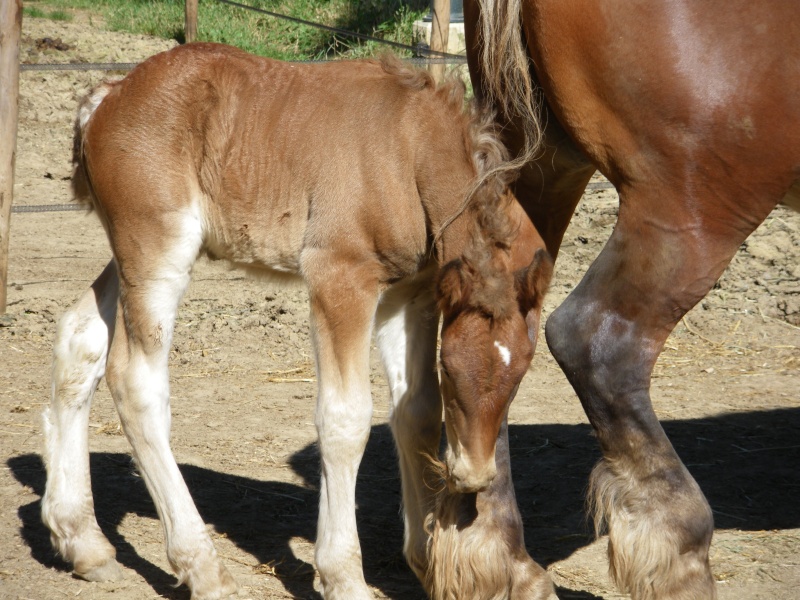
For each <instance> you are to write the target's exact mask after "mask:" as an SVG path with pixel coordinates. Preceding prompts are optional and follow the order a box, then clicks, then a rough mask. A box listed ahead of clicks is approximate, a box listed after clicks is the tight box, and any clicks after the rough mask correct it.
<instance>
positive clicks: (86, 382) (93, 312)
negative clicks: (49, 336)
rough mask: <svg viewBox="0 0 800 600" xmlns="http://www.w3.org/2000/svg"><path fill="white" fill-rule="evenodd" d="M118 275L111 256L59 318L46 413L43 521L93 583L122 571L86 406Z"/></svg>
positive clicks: (109, 329) (101, 360)
mask: <svg viewBox="0 0 800 600" xmlns="http://www.w3.org/2000/svg"><path fill="white" fill-rule="evenodd" d="M118 295H119V279H118V277H117V270H116V266H115V265H114V263H113V262H110V263H109V264H108V266H106V268H105V269H104V270H103V272H102V274H101V275H100V276H99V277H98V278H97V279H96V280H95V282H94V283H93V284H92V287H91V288H90V289H89V290H88V291H87V292H86V293H85V294H84V295H83V296H82V297H81V298H80V300H78V301H77V302H76V303H75V304H74V305H73V306H72V307H71V308H70V309H69V310H68V311H67V312H66V313H64V316H63V317H61V320H60V321H59V323H58V329H57V331H56V339H55V344H54V346H53V370H52V387H51V390H50V394H51V396H50V406H49V408H47V409H46V410H45V411H44V415H43V420H44V435H45V447H44V461H45V465H46V466H47V487H46V489H45V493H44V497H43V498H42V521H43V522H44V523H45V525H47V527H48V528H49V529H50V532H51V533H50V539H51V541H52V544H53V547H54V548H55V549H56V550H57V551H58V553H59V554H60V555H61V556H62V557H63V558H64V560H66V561H68V562H70V563H72V565H73V568H74V573H75V575H77V576H78V577H82V578H84V579H88V580H89V581H113V580H116V579H119V578H120V577H121V576H122V572H121V570H120V567H119V564H118V563H117V561H116V560H115V556H116V550H115V549H114V547H113V546H112V545H111V544H110V543H109V542H108V540H107V539H106V537H105V536H104V535H103V533H102V532H101V531H100V527H99V526H98V524H97V519H96V518H95V514H94V502H93V501H92V490H91V480H90V475H89V443H88V437H87V436H88V427H89V409H90V408H91V404H92V396H93V395H94V392H95V390H96V389H97V384H98V383H99V382H100V379H101V378H102V377H103V374H104V373H105V368H106V360H107V358H108V346H109V341H110V339H111V337H112V336H113V331H114V321H115V319H116V310H117V297H118Z"/></svg>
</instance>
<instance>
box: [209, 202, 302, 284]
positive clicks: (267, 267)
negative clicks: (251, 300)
mask: <svg viewBox="0 0 800 600" xmlns="http://www.w3.org/2000/svg"><path fill="white" fill-rule="evenodd" d="M276 208H277V207H270V208H264V207H263V206H262V207H249V210H242V209H241V208H239V209H235V208H233V207H229V209H228V210H224V211H223V210H220V207H215V208H213V209H211V210H208V211H206V212H207V217H206V235H205V250H206V252H207V253H208V255H209V256H210V257H211V258H215V259H224V260H227V261H230V262H231V263H233V264H234V265H236V266H239V267H244V268H247V269H248V270H253V271H263V272H265V273H269V272H277V273H283V274H290V275H296V274H299V273H300V254H301V251H302V249H303V241H304V238H305V233H306V229H307V218H306V216H307V210H305V209H304V208H303V207H297V208H295V209H291V208H287V207H282V208H278V209H277V210H275V209H276Z"/></svg>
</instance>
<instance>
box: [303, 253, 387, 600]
mask: <svg viewBox="0 0 800 600" xmlns="http://www.w3.org/2000/svg"><path fill="white" fill-rule="evenodd" d="M378 268H379V267H378V265H375V264H372V263H369V262H367V261H366V260H359V259H357V258H352V257H347V258H344V257H339V256H336V255H333V253H331V252H326V251H318V250H305V251H304V253H303V274H304V276H305V278H306V281H307V282H308V286H309V295H310V301H311V332H312V340H313V342H314V351H315V355H316V366H317V376H318V381H319V391H318V397H317V409H316V416H315V422H316V426H317V433H318V436H319V449H320V462H321V463H322V473H321V475H320V503H319V521H318V524H317V541H316V553H315V554H316V564H317V569H318V570H319V574H320V579H321V581H322V587H323V591H324V595H325V598H326V600H368V599H370V598H372V594H371V593H370V591H369V589H368V588H367V585H366V582H365V581H364V573H363V569H362V564H361V546H360V544H359V541H358V531H357V530H356V502H355V491H356V475H357V473H358V467H359V464H360V463H361V457H362V455H363V454H364V448H365V447H366V444H367V438H368V437H369V431H370V426H371V423H372V395H371V392H370V382H369V347H370V339H371V336H372V324H373V321H374V318H375V309H376V308H377V303H378V295H379V284H378V277H377V269H378Z"/></svg>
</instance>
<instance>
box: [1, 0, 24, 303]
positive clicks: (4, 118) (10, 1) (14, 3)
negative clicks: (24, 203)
mask: <svg viewBox="0 0 800 600" xmlns="http://www.w3.org/2000/svg"><path fill="white" fill-rule="evenodd" d="M21 30H22V0H2V1H1V2H0V314H4V313H5V312H6V302H7V300H8V289H7V286H8V236H9V231H10V226H11V201H12V198H13V195H14V163H15V159H16V151H17V114H18V107H19V37H20V31H21Z"/></svg>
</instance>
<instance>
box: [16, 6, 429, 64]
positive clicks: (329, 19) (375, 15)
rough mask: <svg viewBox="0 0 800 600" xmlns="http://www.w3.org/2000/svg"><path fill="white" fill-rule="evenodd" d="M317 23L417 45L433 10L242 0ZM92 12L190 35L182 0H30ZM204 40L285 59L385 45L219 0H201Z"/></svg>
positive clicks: (59, 10) (31, 9) (65, 10)
mask: <svg viewBox="0 0 800 600" xmlns="http://www.w3.org/2000/svg"><path fill="white" fill-rule="evenodd" d="M236 1H238V2H241V3H242V4H247V5H250V6H255V7H258V8H263V9H265V10H269V11H272V12H276V13H281V14H286V15H290V16H293V17H297V18H300V19H304V20H307V21H313V22H315V23H322V24H324V25H329V26H332V27H339V28H342V29H346V30H348V31H356V32H359V33H365V34H368V35H372V36H375V37H380V38H384V39H387V40H391V41H396V42H400V43H404V44H414V43H415V40H414V38H413V31H412V26H413V23H414V21H415V20H417V19H420V18H421V17H422V16H423V15H424V14H425V13H426V12H427V10H428V6H429V2H428V0H236ZM75 11H82V12H85V13H89V14H90V15H91V18H92V20H93V21H94V22H101V23H102V24H103V25H104V26H105V27H107V28H108V29H111V30H112V31H124V32H129V33H140V34H145V35H152V36H156V37H163V38H167V39H176V40H178V41H180V42H183V41H184V32H183V26H184V2H183V0H30V1H28V2H26V7H25V14H26V15H28V16H31V17H45V18H51V19H53V18H58V17H57V16H56V15H67V16H68V15H71V14H72V13H73V12H75ZM198 39H199V40H200V41H213V42H224V43H227V44H231V45H234V46H238V47H240V48H242V49H243V50H247V51H248V52H253V53H255V54H260V55H262V56H270V57H273V58H281V59H294V60H298V59H300V60H302V59H315V58H331V57H334V56H348V57H354V56H369V55H372V54H375V53H377V52H380V51H381V50H383V49H384V48H385V47H386V46H385V45H384V44H378V43H375V42H366V43H365V42H362V41H359V40H357V39H354V38H348V37H344V36H336V35H333V34H331V33H330V32H326V31H323V30H320V29H317V28H313V27H309V26H305V25H300V24H296V23H291V22H289V21H286V20H283V19H277V18H274V17H270V16H267V15H264V14H260V13H257V12H254V11H250V10H245V9H242V8H238V7H234V6H229V5H226V4H222V3H220V2H217V1H216V0H200V4H199V8H198Z"/></svg>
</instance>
